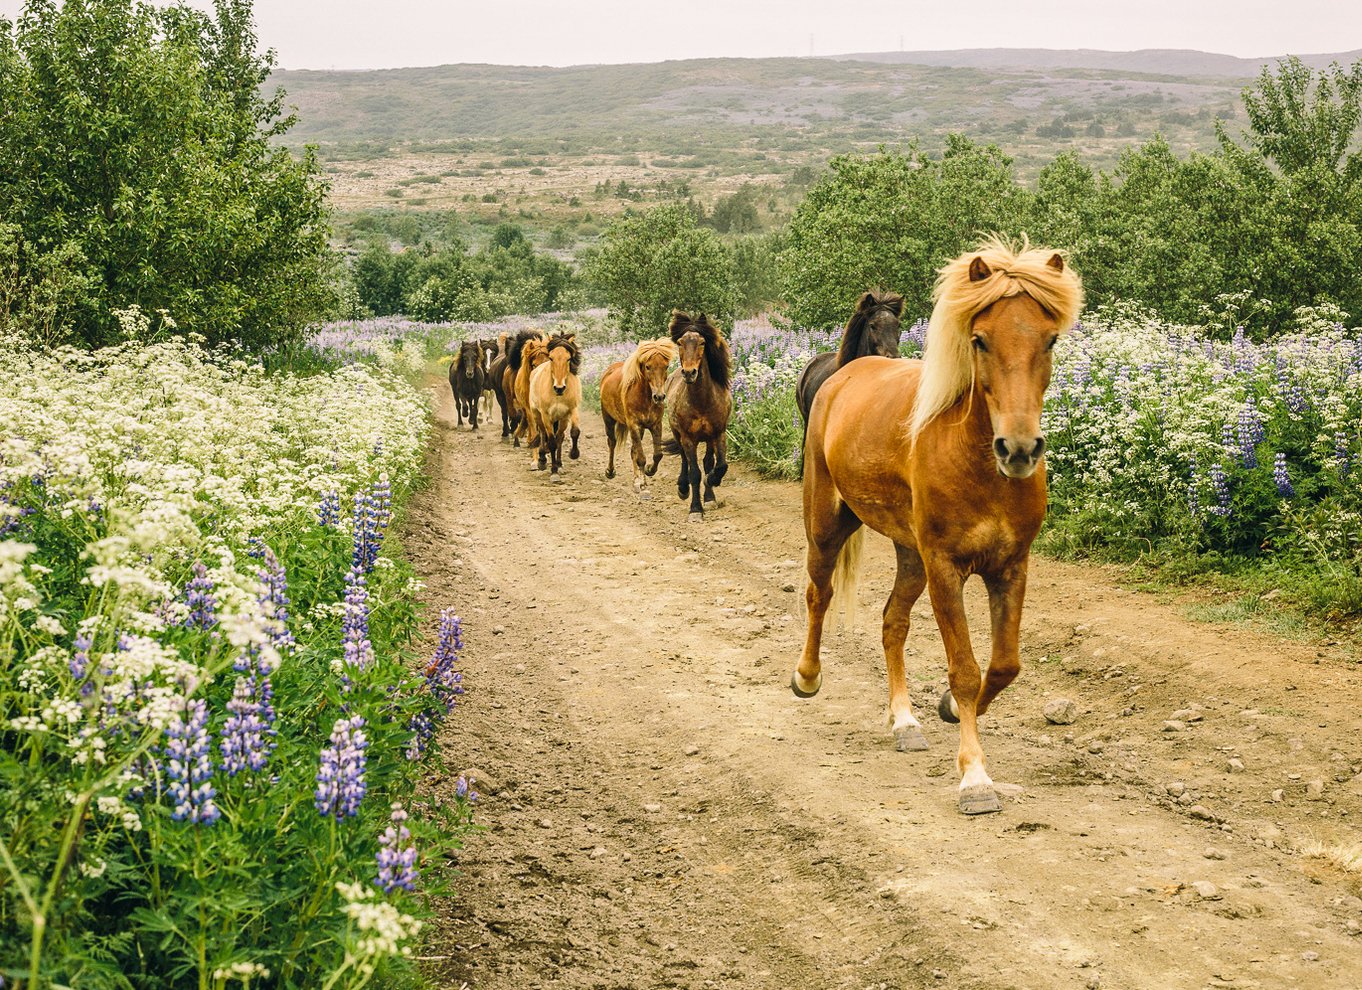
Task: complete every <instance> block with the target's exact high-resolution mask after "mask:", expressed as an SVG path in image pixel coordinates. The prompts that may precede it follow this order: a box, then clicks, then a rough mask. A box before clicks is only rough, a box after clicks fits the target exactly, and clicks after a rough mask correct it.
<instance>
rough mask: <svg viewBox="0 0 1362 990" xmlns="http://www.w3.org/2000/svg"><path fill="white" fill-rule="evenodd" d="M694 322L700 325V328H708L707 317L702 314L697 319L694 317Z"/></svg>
mask: <svg viewBox="0 0 1362 990" xmlns="http://www.w3.org/2000/svg"><path fill="white" fill-rule="evenodd" d="M695 322H696V323H698V324H700V325H701V326H705V327H707V326H709V317H708V316H706V315H705V314H704V313H701V314H700V315H699V316H698V317H696V319H695Z"/></svg>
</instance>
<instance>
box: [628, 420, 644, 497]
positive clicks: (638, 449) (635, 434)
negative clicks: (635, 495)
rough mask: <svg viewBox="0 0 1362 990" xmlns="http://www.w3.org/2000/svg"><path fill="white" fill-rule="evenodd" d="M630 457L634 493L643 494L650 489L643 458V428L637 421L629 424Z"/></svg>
mask: <svg viewBox="0 0 1362 990" xmlns="http://www.w3.org/2000/svg"><path fill="white" fill-rule="evenodd" d="M629 457H630V459H631V460H632V461H633V464H634V491H636V492H639V493H640V494H642V492H643V490H644V489H645V488H647V487H648V478H647V468H646V467H645V465H644V458H643V427H642V426H641V425H639V423H638V421H637V420H635V421H634V422H632V423H630V424H629Z"/></svg>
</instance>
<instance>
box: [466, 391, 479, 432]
mask: <svg viewBox="0 0 1362 990" xmlns="http://www.w3.org/2000/svg"><path fill="white" fill-rule="evenodd" d="M481 411H482V395H481V394H479V395H478V396H476V397H475V398H473V399H472V400H470V401H469V403H468V419H469V422H471V423H472V424H473V429H475V430H476V429H477V428H478V413H479V412H481Z"/></svg>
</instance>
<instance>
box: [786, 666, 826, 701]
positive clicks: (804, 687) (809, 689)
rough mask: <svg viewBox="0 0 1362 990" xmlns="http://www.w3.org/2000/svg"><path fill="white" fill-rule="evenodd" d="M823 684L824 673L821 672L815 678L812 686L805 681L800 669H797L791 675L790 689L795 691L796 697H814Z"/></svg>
mask: <svg viewBox="0 0 1362 990" xmlns="http://www.w3.org/2000/svg"><path fill="white" fill-rule="evenodd" d="M822 686H823V675H822V673H821V672H820V673H819V675H818V676H817V677H815V678H814V679H813V685H812V686H810V685H809V682H808V681H805V680H804V679H803V678H802V677H800V676H799V671H797V670H796V671H795V672H794V673H792V674H791V675H790V690H791V691H793V692H794V696H795V697H796V698H812V697H813V696H814V695H815V694H817V693H818V690H819V689H820V688H821V687H822Z"/></svg>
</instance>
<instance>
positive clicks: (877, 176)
mask: <svg viewBox="0 0 1362 990" xmlns="http://www.w3.org/2000/svg"><path fill="white" fill-rule="evenodd" d="M1026 201H1027V194H1026V193H1025V191H1024V190H1022V188H1021V187H1020V186H1019V185H1018V184H1017V182H1016V179H1015V176H1014V175H1013V172H1012V165H1011V161H1010V159H1008V158H1007V157H1006V156H1005V155H1003V154H1002V152H1001V151H999V150H998V149H997V148H996V147H993V146H991V145H990V146H987V147H983V146H980V145H976V144H974V143H973V142H971V141H969V140H968V139H966V138H964V137H961V136H959V135H952V136H951V138H950V140H949V142H948V145H947V148H946V152H945V154H944V155H943V156H942V158H941V159H940V160H939V161H936V160H933V159H930V158H927V157H925V156H924V155H922V154H921V153H920V151H919V150H918V149H917V147H916V146H911V147H910V148H909V149H908V151H907V152H906V153H901V152H897V151H883V150H882V151H881V152H880V153H879V154H877V155H873V156H869V157H862V156H854V155H842V156H839V157H837V158H834V159H833V160H832V162H831V163H830V171H829V172H828V174H827V175H826V176H825V177H824V178H823V179H822V180H821V181H820V182H819V183H818V184H817V185H816V186H814V188H813V189H812V190H810V192H809V195H808V198H807V199H805V200H804V202H803V204H801V205H800V207H799V209H798V210H797V211H796V212H795V216H794V219H793V220H792V221H791V223H790V228H789V231H788V236H787V241H786V246H785V248H784V249H783V250H782V251H781V253H780V258H779V262H778V266H779V285H780V290H781V295H782V296H783V298H784V299H785V302H786V305H787V309H786V314H787V316H788V317H789V318H790V320H791V321H792V322H794V324H795V325H797V326H808V327H819V326H828V325H831V324H838V323H844V322H845V321H846V315H847V314H846V306H847V300H848V298H854V296H855V294H856V293H858V292H860V291H862V290H864V289H866V288H870V287H872V286H884V287H886V288H891V289H894V290H895V291H897V292H901V293H902V294H903V296H904V298H905V300H906V306H905V312H908V313H914V312H917V313H922V312H926V311H927V309H929V307H930V299H929V293H930V290H931V285H932V281H933V279H934V278H935V271H936V269H937V268H938V267H939V266H940V265H941V264H943V263H944V262H945V261H947V260H949V259H950V258H953V257H955V256H956V255H957V254H959V253H960V252H961V251H963V250H965V248H966V246H967V245H968V244H970V243H972V242H973V241H975V240H976V239H977V237H978V235H979V234H980V233H981V232H985V231H994V230H997V231H1003V232H1005V233H1006V232H1017V231H1018V230H1019V229H1020V228H1021V226H1022V218H1023V217H1024V215H1025V203H1026Z"/></svg>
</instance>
